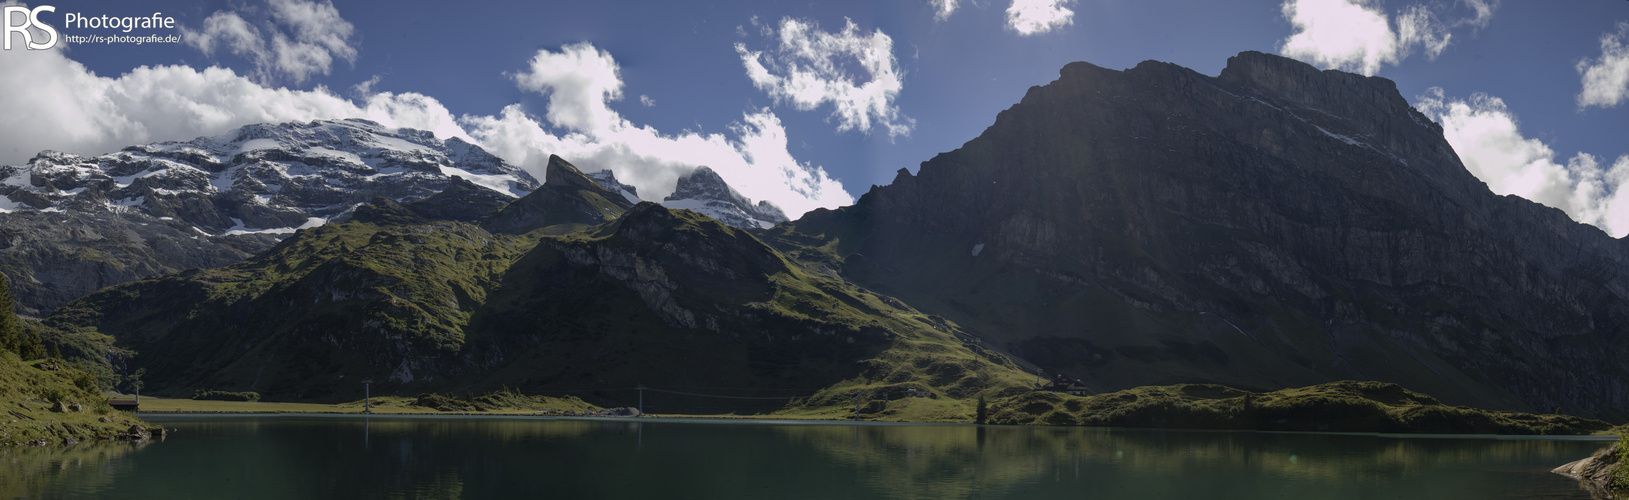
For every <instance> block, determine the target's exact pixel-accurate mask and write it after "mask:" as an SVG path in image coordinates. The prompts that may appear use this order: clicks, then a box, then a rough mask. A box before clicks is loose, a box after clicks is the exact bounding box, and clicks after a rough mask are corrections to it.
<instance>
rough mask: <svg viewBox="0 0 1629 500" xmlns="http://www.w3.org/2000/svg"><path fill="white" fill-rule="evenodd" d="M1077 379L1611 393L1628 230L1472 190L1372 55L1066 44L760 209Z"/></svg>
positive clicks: (1620, 368) (1628, 392) (788, 232)
mask: <svg viewBox="0 0 1629 500" xmlns="http://www.w3.org/2000/svg"><path fill="white" fill-rule="evenodd" d="M765 237H766V238H768V239H769V240H770V241H771V242H772V243H773V244H775V245H778V246H780V247H781V248H783V249H784V250H786V251H788V252H790V253H791V255H793V256H795V257H798V258H800V259H803V260H805V261H809V262H817V263H821V264H824V265H829V266H831V267H833V268H836V269H840V270H841V272H842V273H843V274H844V275H845V276H847V277H849V278H850V279H853V280H855V281H856V282H859V283H862V284H864V285H866V286H869V287H873V288H875V289H877V290H878V291H880V292H884V293H888V294H891V295H895V296H898V297H900V298H902V299H904V300H906V301H907V302H909V303H911V304H912V305H914V306H916V307H918V308H921V309H922V310H924V311H927V312H933V313H936V314H942V315H944V316H945V317H948V318H950V319H953V320H955V321H957V322H958V323H960V324H962V325H964V326H966V327H968V328H969V329H970V330H973V331H976V332H977V333H978V334H980V335H982V336H984V337H985V338H987V339H991V340H993V341H996V342H997V343H1000V344H1001V345H1003V347H1004V348H1005V349H1007V350H1009V351H1011V352H1015V353H1017V354H1019V355H1021V356H1023V357H1025V358H1028V359H1029V360H1031V361H1034V362H1036V363H1037V364H1040V365H1042V366H1045V367H1048V368H1051V369H1054V370H1061V371H1064V372H1066V373H1068V374H1070V375H1073V376H1077V377H1080V378H1082V379H1084V380H1085V381H1086V382H1087V383H1088V385H1092V386H1094V387H1095V388H1097V389H1100V390H1110V389H1122V388H1127V387H1132V386H1137V385H1145V384H1163V383H1176V382H1219V383H1225V384H1231V385H1235V386H1242V387H1250V388H1262V389H1276V388H1281V387H1293V386H1300V385H1309V384H1314V383H1319V382H1324V381H1329V380H1335V379H1373V380H1382V381H1388V382H1395V383H1400V384H1402V385H1404V386H1406V387H1410V388H1412V389H1415V390H1420V391H1423V392H1427V393H1431V394H1436V395H1438V396H1439V397H1442V398H1444V400H1446V401H1448V402H1450V403H1456V404H1472V405H1476V406H1482V407H1491V408H1511V409H1528V410H1534V409H1537V410H1546V411H1548V410H1551V409H1553V408H1555V407H1557V406H1560V407H1563V408H1564V409H1565V410H1566V411H1569V412H1578V413H1580V414H1585V415H1591V416H1601V417H1607V418H1614V419H1622V418H1624V417H1629V385H1626V381H1629V369H1626V368H1629V367H1626V365H1625V362H1624V360H1625V359H1629V356H1626V355H1629V343H1626V342H1625V340H1626V333H1629V300H1626V297H1629V273H1626V272H1625V271H1629V267H1626V257H1629V246H1626V243H1625V242H1624V241H1623V240H1616V239H1613V238H1610V237H1608V236H1607V235H1605V234H1604V233H1602V232H1601V231H1600V230H1599V229H1597V228H1594V227H1592V226H1587V225H1583V224H1578V223H1575V222H1573V221H1571V220H1570V219H1568V218H1567V217H1566V215H1565V214H1563V213H1562V212H1560V211H1559V210H1555V209H1552V208H1547V207H1543V206H1540V205H1537V204H1534V203H1531V202H1528V201H1526V200H1523V199H1520V198H1516V197H1510V196H1506V197H1500V196H1495V195H1493V194H1492V193H1491V192H1489V191H1488V189H1487V188H1486V186H1485V185H1483V184H1482V183H1481V182H1480V181H1478V180H1477V179H1475V178H1474V177H1473V176H1472V175H1471V174H1470V173H1469V172H1467V171H1466V170H1465V168H1464V166H1463V165H1462V164H1461V163H1460V161H1459V159H1458V157H1457V156H1456V155H1455V154H1454V152H1453V150H1452V148H1451V147H1450V146H1449V145H1448V143H1447V142H1446V141H1445V140H1444V139H1443V136H1442V130H1441V128H1440V127H1439V126H1438V125H1436V124H1435V123H1433V122H1431V121H1430V120H1429V119H1427V118H1426V117H1425V116H1423V115H1421V114H1420V113H1418V112H1416V111H1415V110H1413V109H1412V108H1410V107H1409V106H1408V104H1407V102H1406V101H1405V100H1404V99H1403V98H1402V97H1401V96H1399V95H1398V94H1397V91H1396V88H1395V86H1394V85H1393V84H1392V82H1390V81H1389V80H1385V79H1382V78H1368V77H1362V76H1357V75H1351V74H1347V73H1341V72H1337V71H1323V72H1320V71H1317V70H1316V69H1314V68H1312V67H1311V66H1308V65H1306V64H1303V63H1299V62H1296V61H1293V60H1289V59H1285V58H1281V57H1277V56H1271V55H1266V54H1260V53H1253V52H1247V53H1243V54H1240V55H1238V56H1236V57H1234V58H1232V59H1230V60H1229V64H1228V67H1227V68H1226V69H1225V70H1223V72H1222V74H1221V75H1220V76H1218V77H1214V78H1212V77H1207V76H1204V75H1200V74H1198V73H1195V72H1193V71H1191V70H1187V69H1185V68H1181V67H1177V66H1174V65H1170V64H1165V63H1157V62H1145V63H1143V64H1140V65H1138V66H1137V67H1136V68H1132V69H1128V70H1126V71H1123V72H1122V71H1112V70H1106V69H1103V68H1098V67H1095V66H1092V65H1090V64H1086V63H1074V64H1070V65H1069V66H1066V67H1065V68H1064V69H1063V71H1062V73H1061V76H1060V78H1059V80H1057V81H1055V82H1052V83H1051V84H1049V85H1046V86H1043V87H1034V88H1031V89H1030V91H1029V92H1028V94H1027V95H1026V96H1025V97H1024V99H1023V100H1022V102H1020V103H1019V104H1017V105H1015V106H1013V107H1012V108H1010V109H1008V110H1006V111H1003V112H1002V113H1001V114H1000V115H999V116H998V117H997V119H996V122H995V124H994V125H992V126H991V127H990V128H988V129H987V130H986V131H985V132H984V133H983V134H982V135H981V136H980V137H978V138H976V139H973V140H972V141H969V142H968V143H967V144H965V145H964V146H963V147H962V148H960V149H958V150H956V151H952V152H949V153H944V154H941V155H938V156H937V157H935V158H934V159H932V160H931V161H928V162H924V163H923V164H922V167H921V169H920V172H919V174H918V175H916V176H912V175H910V174H909V173H908V172H906V171H903V170H902V171H901V172H900V174H899V176H898V177H897V178H896V179H895V181H894V182H893V183H892V184H891V185H888V186H882V187H877V188H874V189H873V190H872V191H871V192H869V193H867V194H866V195H864V196H863V197H861V199H860V200H859V202H858V203H856V205H854V206H851V207H844V208H841V209H838V210H835V211H826V210H820V211H816V212H812V213H810V214H808V215H806V216H805V217H803V218H802V219H801V220H798V221H796V222H794V223H791V224H788V225H783V226H781V227H779V228H776V229H774V230H771V231H770V232H768V233H766V236H765Z"/></svg>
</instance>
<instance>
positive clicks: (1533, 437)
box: [140, 411, 1618, 442]
mask: <svg viewBox="0 0 1629 500" xmlns="http://www.w3.org/2000/svg"><path fill="white" fill-rule="evenodd" d="M140 416H142V417H159V418H163V417H208V416H245V417H265V416H288V417H300V416H315V417H361V418H371V417H382V418H392V417H407V418H419V417H478V418H479V417H485V418H528V419H537V420H583V421H609V422H623V423H637V422H640V421H665V422H689V423H698V424H707V423H729V422H732V421H741V423H754V422H757V423H777V424H791V425H847V424H854V425H866V426H965V427H989V428H1003V429H1027V428H1034V429H1077V428H1078V429H1101V430H1107V431H1134V432H1205V433H1239V432H1245V433H1253V434H1285V435H1321V436H1351V437H1376V438H1393V439H1492V440H1500V441H1580V442H1614V441H1616V440H1617V439H1618V438H1617V435H1616V434H1610V435H1608V434H1423V433H1422V434H1411V433H1390V432H1339V431H1277V430H1252V429H1202V428H1173V427H1111V426H1086V425H1004V424H975V423H971V422H910V421H887V420H840V419H816V418H804V417H790V416H787V417H781V416H773V415H733V416H721V415H664V414H649V415H644V416H638V417H629V416H595V415H543V414H538V413H537V412H519V411H512V412H390V413H362V412H343V411H328V412H301V411H163V412H156V411H155V412H141V415H140Z"/></svg>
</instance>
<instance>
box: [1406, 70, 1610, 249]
mask: <svg viewBox="0 0 1629 500" xmlns="http://www.w3.org/2000/svg"><path fill="white" fill-rule="evenodd" d="M1415 101H1416V103H1415V108H1417V109H1419V110H1420V112H1422V113H1425V114H1426V115H1427V116H1430V117H1431V118H1432V119H1433V120H1436V121H1437V122H1438V123H1441V124H1442V128H1443V135H1444V136H1445V137H1446V138H1447V140H1448V144H1450V145H1452V146H1453V147H1454V152H1456V153H1458V154H1459V158H1460V160H1461V161H1463V162H1464V163H1465V168H1466V169H1468V170H1470V171H1471V173H1472V174H1475V175H1476V177H1477V178H1479V179H1482V181H1483V182H1486V183H1487V185H1488V188H1489V189H1491V190H1493V192H1494V193H1496V194H1501V195H1504V194H1513V195H1516V196H1520V197H1523V198H1527V199H1529V200H1532V201H1535V202H1538V203H1543V204H1545V205H1549V206H1552V207H1555V208H1559V209H1561V210H1562V211H1564V212H1566V213H1567V215H1569V216H1571V217H1572V218H1573V219H1574V220H1577V221H1579V222H1583V223H1586V224H1593V225H1595V226H1597V227H1600V228H1601V229H1603V230H1605V231H1606V232H1607V233H1608V234H1611V235H1612V236H1614V237H1622V236H1624V235H1625V234H1629V155H1625V156H1620V157H1619V158H1618V159H1617V161H1616V162H1614V163H1613V165H1612V166H1610V167H1603V166H1602V165H1601V162H1600V161H1599V160H1598V159H1597V158H1596V157H1595V156H1594V155H1590V154H1588V153H1577V154H1575V155H1573V157H1572V158H1570V159H1568V160H1567V161H1566V162H1565V163H1561V162H1559V161H1557V158H1556V157H1557V155H1556V152H1555V151H1554V150H1552V149H1550V146H1549V145H1548V144H1545V143H1544V142H1543V141H1540V140H1538V139H1531V138H1528V137H1526V136H1524V135H1522V133H1521V130H1520V128H1519V127H1518V125H1517V121H1516V116H1515V114H1514V113H1512V112H1511V111H1510V109H1509V108H1508V107H1506V106H1505V103H1504V101H1503V100H1502V99H1499V98H1498V97H1494V96H1491V95H1487V94H1482V93H1478V94H1473V95H1471V98H1470V100H1468V101H1467V100H1460V99H1450V98H1446V97H1444V95H1443V91H1442V89H1440V88H1435V87H1433V88H1431V89H1430V90H1428V91H1427V93H1426V94H1425V95H1421V96H1418V97H1416V98H1415Z"/></svg>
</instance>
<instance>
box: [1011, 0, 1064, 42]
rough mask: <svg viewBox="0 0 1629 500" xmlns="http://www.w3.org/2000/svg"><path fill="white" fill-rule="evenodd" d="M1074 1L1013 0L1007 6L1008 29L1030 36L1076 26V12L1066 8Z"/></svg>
mask: <svg viewBox="0 0 1629 500" xmlns="http://www.w3.org/2000/svg"><path fill="white" fill-rule="evenodd" d="M1074 1H1075V0H1012V5H1008V6H1007V29H1010V30H1013V31H1016V32H1018V34H1019V35H1023V36H1030V35H1038V34H1041V33H1046V32H1048V31H1052V30H1055V29H1058V28H1062V27H1064V26H1068V25H1070V24H1074V22H1075V19H1074V18H1075V11H1073V10H1070V9H1069V8H1067V7H1064V4H1069V3H1074Z"/></svg>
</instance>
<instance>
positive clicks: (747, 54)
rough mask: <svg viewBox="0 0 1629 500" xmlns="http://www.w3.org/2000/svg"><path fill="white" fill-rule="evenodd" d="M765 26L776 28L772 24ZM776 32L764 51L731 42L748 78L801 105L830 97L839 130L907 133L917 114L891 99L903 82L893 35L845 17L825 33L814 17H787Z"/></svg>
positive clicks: (820, 102) (771, 93)
mask: <svg viewBox="0 0 1629 500" xmlns="http://www.w3.org/2000/svg"><path fill="white" fill-rule="evenodd" d="M754 24H756V20H754ZM765 31H766V33H767V34H769V36H771V37H774V36H776V34H777V30H776V29H775V28H773V27H771V28H767V29H766V30H765ZM778 38H779V43H778V44H776V45H775V46H774V47H772V48H770V49H769V50H767V51H752V50H747V46H746V44H743V43H737V44H735V51H736V53H737V54H739V55H740V56H741V64H742V65H744V66H746V70H747V78H748V79H750V80H752V83H753V85H754V86H756V87H758V89H759V90H762V91H764V92H766V93H768V94H769V96H770V97H772V98H774V99H775V102H777V103H780V102H791V103H792V106H793V107H794V108H797V109H798V110H801V111H808V110H812V109H815V108H816V107H819V106H821V105H823V104H826V103H830V104H831V105H832V108H833V110H832V118H835V119H837V130H839V131H846V130H859V131H862V132H867V133H869V132H870V131H871V128H872V126H873V125H875V126H877V127H881V128H883V129H886V130H887V131H888V136H889V137H890V138H892V137H894V136H898V135H910V133H911V129H912V128H914V127H915V126H916V120H914V119H912V118H910V117H907V116H905V115H904V114H902V113H900V112H899V108H898V107H897V106H895V105H894V99H895V98H896V97H898V96H899V91H900V90H901V89H902V88H904V80H903V79H902V73H903V72H902V71H900V69H899V61H898V60H896V59H895V58H894V53H893V47H894V41H893V39H892V38H889V37H888V35H886V34H884V33H883V32H882V30H875V31H872V32H871V34H870V35H866V34H862V33H860V28H859V26H856V25H855V24H854V21H846V23H845V25H844V27H843V30H842V31H840V32H837V33H827V32H824V31H821V30H820V27H819V26H816V25H815V24H814V23H812V22H806V21H799V20H796V19H792V18H785V19H782V20H781V23H780V26H779V30H778ZM854 73H863V75H857V74H854Z"/></svg>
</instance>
